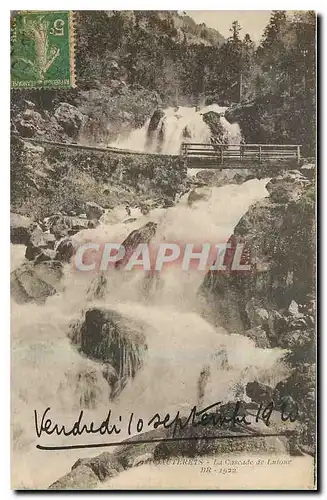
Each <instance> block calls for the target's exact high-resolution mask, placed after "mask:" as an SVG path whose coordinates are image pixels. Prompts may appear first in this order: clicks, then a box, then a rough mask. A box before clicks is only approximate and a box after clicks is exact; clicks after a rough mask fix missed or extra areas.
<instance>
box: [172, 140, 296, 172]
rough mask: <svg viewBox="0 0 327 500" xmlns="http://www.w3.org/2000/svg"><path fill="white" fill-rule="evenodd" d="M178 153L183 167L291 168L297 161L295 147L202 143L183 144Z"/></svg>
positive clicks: (285, 145)
mask: <svg viewBox="0 0 327 500" xmlns="http://www.w3.org/2000/svg"><path fill="white" fill-rule="evenodd" d="M181 154H182V155H183V158H184V163H185V165H186V166H187V168H201V167H202V168H211V169H227V168H250V167H251V166H260V165H269V164H272V165H273V164H275V165H276V166H279V167H282V168H294V164H299V163H300V162H301V146H300V145H298V144H203V143H199V142H184V143H183V144H182V148H181Z"/></svg>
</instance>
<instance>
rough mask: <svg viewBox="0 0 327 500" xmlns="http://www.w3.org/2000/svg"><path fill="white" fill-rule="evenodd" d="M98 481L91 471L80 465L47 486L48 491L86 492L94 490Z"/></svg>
mask: <svg viewBox="0 0 327 500" xmlns="http://www.w3.org/2000/svg"><path fill="white" fill-rule="evenodd" d="M98 482H99V479H98V477H97V475H96V474H95V473H94V472H93V470H92V469H91V468H90V467H88V466H86V465H80V466H79V467H76V468H75V469H73V470H72V471H71V472H69V473H68V474H66V475H65V476H63V477H61V478H60V479H58V481H55V482H54V483H52V484H51V485H50V486H49V490H75V489H76V490H88V489H94V488H95V487H96V485H97V484H98Z"/></svg>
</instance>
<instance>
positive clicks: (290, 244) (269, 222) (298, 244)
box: [203, 173, 315, 345]
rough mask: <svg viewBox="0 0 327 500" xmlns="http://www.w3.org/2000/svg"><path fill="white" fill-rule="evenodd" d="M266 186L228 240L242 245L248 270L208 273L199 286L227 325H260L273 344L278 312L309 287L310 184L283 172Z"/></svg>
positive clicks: (301, 299) (304, 297)
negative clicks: (262, 196)
mask: <svg viewBox="0 0 327 500" xmlns="http://www.w3.org/2000/svg"><path fill="white" fill-rule="evenodd" d="M267 190H268V191H269V193H270V197H269V198H265V199H264V200H262V201H260V202H258V203H256V204H255V205H252V206H251V207H250V208H249V210H248V212H247V213H246V214H245V215H244V216H243V217H242V219H241V220H240V222H239V223H238V224H237V226H236V227H235V230H234V234H233V236H232V238H231V240H230V242H233V243H243V244H244V245H245V246H246V248H247V249H248V251H249V264H250V265H251V269H252V272H251V273H247V274H245V273H243V274H240V273H236V272H233V271H230V272H228V273H224V274H221V273H219V272H214V271H212V272H209V273H208V274H207V276H206V278H205V281H204V284H203V290H204V292H205V293H206V294H207V295H208V297H209V300H210V298H213V299H214V300H215V311H216V312H217V313H218V316H219V318H220V320H221V321H222V322H223V324H224V326H225V327H226V328H228V329H229V330H232V331H235V330H236V331H244V329H245V330H248V329H250V328H253V327H256V326H263V327H264V330H265V331H266V332H267V335H268V338H269V340H270V342H272V344H273V345H276V334H277V331H275V330H276V328H277V330H278V324H279V323H280V321H282V320H280V319H278V314H279V313H278V310H280V309H281V310H287V309H288V307H289V305H290V303H291V301H292V300H295V301H296V302H297V303H298V304H304V303H306V302H308V301H309V300H310V299H311V294H312V291H313V286H314V283H313V278H314V277H313V248H314V217H315V212H314V187H313V185H312V184H311V183H310V182H308V181H307V180H306V179H304V178H303V176H302V175H301V174H295V175H291V174H289V173H286V174H283V175H282V176H279V177H277V178H275V179H273V180H272V181H270V182H269V183H268V184H267ZM279 192H281V197H279V196H278V193H279ZM226 253H228V252H226ZM217 299H219V300H218V301H217ZM273 311H276V313H274V312H273Z"/></svg>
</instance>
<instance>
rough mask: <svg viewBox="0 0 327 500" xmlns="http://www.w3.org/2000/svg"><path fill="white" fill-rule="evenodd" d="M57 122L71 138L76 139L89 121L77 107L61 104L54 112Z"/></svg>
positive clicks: (65, 103)
mask: <svg viewBox="0 0 327 500" xmlns="http://www.w3.org/2000/svg"><path fill="white" fill-rule="evenodd" d="M54 116H55V118H56V120H57V122H58V123H59V124H60V125H61V126H62V127H63V129H64V131H65V132H66V134H67V135H68V136H69V137H73V138H76V137H77V135H78V133H79V132H80V130H81V128H82V126H83V125H84V123H85V122H86V120H87V117H86V116H85V115H83V113H81V112H80V111H79V109H77V108H76V107H75V106H72V104H68V103H67V102H63V103H61V104H59V106H58V107H57V109H56V110H55V112H54Z"/></svg>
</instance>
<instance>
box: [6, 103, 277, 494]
mask: <svg viewBox="0 0 327 500" xmlns="http://www.w3.org/2000/svg"><path fill="white" fill-rule="evenodd" d="M208 111H214V112H219V113H220V114H221V116H220V120H221V124H222V126H223V127H224V129H225V130H226V134H228V137H229V142H230V143H231V142H234V143H235V142H236V143H237V140H239V139H240V132H239V128H238V126H237V125H231V124H229V123H228V122H227V120H226V119H225V118H224V117H223V116H222V114H223V111H224V108H219V107H218V106H215V105H213V106H208V107H206V108H202V109H200V110H195V108H183V107H180V108H178V109H176V108H174V109H173V108H168V109H167V110H165V112H164V116H162V117H161V118H160V120H159V122H158V125H157V127H156V128H155V130H153V134H152V137H151V136H150V135H149V130H148V127H149V122H147V123H146V124H145V125H144V126H143V128H141V129H139V130H136V131H134V132H132V134H131V135H130V136H129V137H128V138H127V139H126V138H125V139H122V140H121V141H118V143H116V144H115V145H116V146H118V145H119V147H126V148H127V149H135V150H141V151H153V152H158V150H159V149H160V150H161V152H167V153H178V151H179V148H180V145H181V143H182V142H183V141H185V140H190V141H199V142H208V141H209V139H210V130H209V128H208V126H207V125H206V123H205V122H204V121H203V119H202V116H201V113H204V112H208ZM265 182H266V181H264V180H257V179H253V180H249V181H247V182H246V183H244V184H242V185H226V186H223V187H219V188H211V192H210V196H208V197H206V198H205V199H200V200H197V201H196V202H195V203H194V204H192V206H189V204H188V203H187V195H184V196H183V197H182V198H181V199H180V200H179V202H178V203H177V204H176V205H175V206H174V207H171V208H168V209H159V208H156V209H153V210H150V211H149V213H147V214H146V215H142V214H140V213H138V214H137V215H136V218H135V221H134V222H131V223H129V224H125V223H124V222H123V218H124V217H125V216H126V214H125V216H123V215H122V214H120V213H118V212H117V214H116V215H117V216H116V217H115V218H113V219H112V218H111V219H110V217H109V216H108V217H104V218H103V222H102V223H101V224H100V225H99V226H98V227H97V228H94V229H87V230H84V231H81V232H80V233H78V234H76V235H75V236H74V238H75V240H76V244H80V243H83V242H85V241H96V242H111V243H121V242H123V241H124V240H126V238H128V236H129V235H130V234H131V232H132V231H134V230H137V229H139V228H140V227H142V226H144V225H146V224H148V223H151V224H152V225H153V224H154V225H155V227H156V232H155V234H154V235H153V237H152V236H151V237H152V240H151V243H153V244H154V245H155V244H158V243H160V242H162V241H167V242H183V243H193V244H194V245H196V244H197V243H201V244H202V243H203V242H206V241H208V242H212V243H223V242H226V241H227V240H228V238H229V237H230V235H231V234H232V232H233V229H234V227H235V225H236V224H237V223H238V221H239V220H240V218H241V217H242V215H243V214H244V213H245V212H246V211H247V209H248V207H249V206H250V205H251V204H252V203H254V202H256V201H258V200H260V199H262V198H264V197H265V196H267V194H268V192H267V191H266V189H265ZM109 215H110V214H109ZM120 215H121V217H120ZM153 227H154V226H153ZM23 251H24V248H22V247H21V246H12V265H13V267H15V266H18V265H19V263H20V262H21V259H22V255H23ZM94 279H95V276H94V273H92V272H78V271H76V269H75V268H74V267H73V266H72V265H71V264H69V263H67V264H65V267H64V277H63V283H62V285H63V286H62V290H63V291H62V292H61V293H59V294H56V295H54V296H52V297H49V298H48V299H47V300H46V302H45V304H44V305H40V306H39V305H35V304H31V303H28V304H23V305H21V304H17V303H15V302H14V301H13V303H12V318H13V321H12V376H13V380H12V395H13V396H12V428H13V430H12V432H13V454H14V460H13V476H14V479H15V484H16V485H19V484H21V486H22V487H26V488H27V487H31V488H33V486H35V485H37V487H38V488H40V487H42V486H43V487H47V486H48V485H49V484H50V483H51V482H53V481H54V480H56V479H57V478H58V477H60V476H61V475H63V474H65V473H66V472H67V471H68V470H69V469H70V467H71V466H72V464H73V463H74V461H75V460H76V459H77V458H80V457H85V456H94V455H95V454H96V453H95V452H94V450H92V449H91V450H72V451H70V452H69V453H63V452H60V451H59V452H52V453H42V452H40V451H39V450H37V449H36V448H35V446H36V442H37V439H36V434H35V427H34V417H33V411H34V410H37V411H38V412H39V413H40V414H41V415H42V413H43V412H44V410H45V409H46V408H47V407H48V406H49V407H51V411H52V415H53V419H54V420H56V421H58V422H60V423H61V424H63V423H66V424H67V425H69V424H71V422H72V421H74V419H76V417H77V416H78V413H79V411H80V410H81V409H83V411H84V416H85V420H86V421H91V420H97V419H101V418H102V419H103V418H104V417H105V416H106V414H107V412H108V408H110V409H112V412H113V413H114V414H115V415H116V416H117V418H118V416H120V415H121V416H122V417H124V418H126V417H127V416H128V415H129V413H130V412H134V413H135V414H136V415H138V416H139V417H142V418H146V417H147V416H149V417H150V416H151V415H153V414H154V413H156V412H160V413H162V414H166V413H167V412H171V413H172V414H174V413H176V411H177V410H179V411H180V412H181V414H183V413H186V412H188V411H189V410H190V408H192V407H193V406H194V404H201V405H202V404H203V405H206V404H211V403H213V402H215V401H223V402H224V401H225V402H227V401H229V400H232V399H235V398H236V397H238V398H239V395H240V394H242V397H245V398H246V396H244V389H245V385H246V383H247V382H248V381H253V380H258V381H260V382H263V383H271V384H274V383H277V382H278V381H279V380H280V379H281V378H282V377H283V376H284V375H285V367H284V365H283V364H282V362H281V357H282V354H283V353H282V351H281V350H280V349H277V348H276V349H259V348H257V347H255V345H254V343H253V341H252V340H250V339H249V338H247V337H245V336H241V335H230V334H227V333H226V332H225V331H224V329H223V328H215V327H214V326H213V325H212V324H210V323H209V322H208V321H207V320H206V319H205V317H204V316H203V314H202V313H203V304H202V303H201V299H200V298H199V296H198V294H197V291H198V289H199V287H200V286H201V283H202V281H203V279H204V273H203V272H202V271H197V270H189V271H183V270H182V269H180V268H179V267H175V266H171V267H169V268H167V269H164V271H163V272H161V273H160V277H159V285H160V286H159V285H158V286H156V284H153V283H152V285H151V286H147V285H146V277H145V276H144V272H143V271H140V270H134V271H123V270H121V269H115V270H109V271H108V274H107V276H105V277H102V278H101V287H100V288H101V290H100V291H101V293H96V292H97V290H98V288H97V287H95V288H94V286H92V284H93V283H94ZM100 309H102V310H105V311H110V312H111V313H112V314H114V315H115V314H118V315H121V316H122V317H124V318H128V322H129V325H130V326H131V328H133V326H134V323H135V325H140V324H141V325H142V336H144V343H145V344H146V348H145V349H143V350H142V352H141V349H142V347H140V348H138V349H137V350H135V349H134V345H133V344H132V343H131V342H130V341H129V338H127V337H125V338H122V337H121V336H120V334H119V332H116V334H115V336H114V337H112V339H111V340H110V342H108V343H107V344H106V346H105V348H106V349H107V348H108V349H109V350H110V349H111V348H115V349H116V350H118V351H120V352H122V356H123V358H124V359H125V360H126V363H125V364H124V362H122V364H121V365H119V366H118V365H117V366H114V367H113V368H114V371H115V373H116V374H117V376H118V377H119V376H121V377H123V378H124V381H123V384H120V390H119V391H117V394H118V395H117V397H115V398H113V399H112V398H111V399H110V387H109V384H108V380H109V379H110V377H111V376H112V373H109V372H110V370H109V372H108V366H104V363H103V362H102V360H101V357H100V356H98V352H97V350H95V351H93V350H92V349H91V351H90V349H89V347H87V348H84V350H83V349H82V350H78V348H77V346H76V345H75V344H74V342H72V325H75V328H76V325H77V328H78V325H79V324H81V322H82V321H83V318H84V319H85V313H86V312H87V311H89V310H100ZM99 332H100V330H99ZM101 332H102V330H101ZM101 332H100V333H101ZM100 333H99V334H100ZM90 352H91V355H92V356H91V357H89V356H88V354H90ZM135 367H136V369H135ZM203 374H205V376H204V375H203ZM201 377H202V378H201ZM100 421H101V420H100ZM124 437H127V435H126V436H125V435H124V433H121V434H120V435H119V438H120V439H124ZM54 439H55V442H56V444H58V445H60V444H68V443H69V438H64V437H62V436H60V437H58V436H56V437H54V436H46V437H45V438H44V439H43V437H42V443H43V444H53V441H54ZM88 439H89V440H90V441H94V436H93V437H92V436H89V437H88V436H86V437H84V436H83V442H87V440H88ZM102 439H103V437H102ZM97 440H98V442H101V436H100V437H98V438H97ZM41 469H42V474H41V473H40V470H41ZM41 482H43V484H41Z"/></svg>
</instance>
